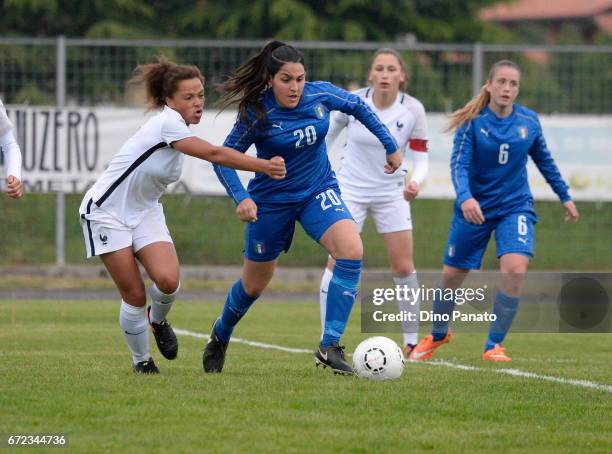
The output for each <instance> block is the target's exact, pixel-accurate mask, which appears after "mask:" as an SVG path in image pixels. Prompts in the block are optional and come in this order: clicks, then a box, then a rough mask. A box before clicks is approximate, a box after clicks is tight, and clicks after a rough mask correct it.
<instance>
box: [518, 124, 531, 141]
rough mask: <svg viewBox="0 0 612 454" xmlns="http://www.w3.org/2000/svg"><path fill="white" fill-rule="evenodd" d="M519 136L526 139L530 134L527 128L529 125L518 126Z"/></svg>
mask: <svg viewBox="0 0 612 454" xmlns="http://www.w3.org/2000/svg"><path fill="white" fill-rule="evenodd" d="M518 133H519V137H520V138H521V139H526V138H527V136H528V135H529V131H528V130H527V126H519V128H518Z"/></svg>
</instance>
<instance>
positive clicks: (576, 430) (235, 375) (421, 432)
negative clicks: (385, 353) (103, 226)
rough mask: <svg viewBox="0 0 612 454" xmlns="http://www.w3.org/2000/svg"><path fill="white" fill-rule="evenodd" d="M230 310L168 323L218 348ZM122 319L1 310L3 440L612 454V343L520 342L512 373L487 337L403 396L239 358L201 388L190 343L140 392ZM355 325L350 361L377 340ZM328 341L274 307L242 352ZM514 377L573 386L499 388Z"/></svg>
mask: <svg viewBox="0 0 612 454" xmlns="http://www.w3.org/2000/svg"><path fill="white" fill-rule="evenodd" d="M220 307H221V303H220V302H214V303H212V302H211V303H203V302H190V301H182V302H180V303H178V304H176V306H175V307H174V308H173V311H172V313H171V317H170V319H171V321H172V322H173V325H174V326H175V327H176V328H181V329H184V330H190V331H193V332H197V333H202V334H207V333H208V331H209V328H210V324H211V322H212V320H213V319H214V318H215V316H216V315H217V314H218V312H219V310H220ZM117 313H118V307H117V303H116V302H111V301H68V302H57V301H41V300H38V301H23V300H13V301H1V302H0V346H1V347H0V364H1V366H0V389H1V392H0V433H3V434H7V433H58V432H63V433H66V434H67V435H68V437H69V447H70V450H72V451H79V452H87V453H94V452H137V451H148V452H162V451H166V452H177V453H179V452H215V453H217V452H228V453H232V452H266V453H268V452H314V451H318V452H363V453H365V452H412V451H434V450H435V451H438V452H440V451H442V452H447V451H466V450H470V451H487V452H491V451H497V452H507V451H525V450H530V451H533V452H541V451H545V452H610V451H611V450H612V420H611V415H612V368H611V367H610V364H611V361H610V359H611V358H612V342H611V340H612V338H611V336H610V335H609V334H607V335H604V334H599V335H586V334H581V335H567V334H565V335H561V334H556V335H554V334H548V335H547V334H537V335H536V334H531V335H527V334H515V335H512V334H511V335H510V338H509V339H508V341H507V342H506V347H507V349H508V352H509V353H510V354H511V356H513V357H514V361H513V362H512V363H510V366H508V365H507V364H506V365H498V364H488V363H483V362H482V361H481V360H480V359H479V358H480V353H481V348H482V342H483V340H484V334H458V335H456V337H455V339H454V340H453V342H452V343H451V344H449V345H447V346H444V347H443V348H442V349H441V350H440V352H439V353H440V354H439V355H436V359H437V360H444V361H445V363H441V362H438V363H435V364H408V365H407V367H406V370H405V372H404V375H403V376H402V378H401V379H400V380H397V381H394V382H369V381H364V380H359V379H356V378H352V377H340V376H334V375H333V374H331V373H330V372H329V371H328V370H325V371H324V370H322V369H320V368H315V367H314V365H313V358H312V355H311V354H307V353H287V352H282V351H278V350H274V349H263V348H256V347H253V346H249V345H245V344H241V343H234V344H232V345H230V347H229V351H228V360H227V363H226V368H225V370H224V372H223V373H222V374H220V375H204V374H203V373H202V369H201V352H202V349H203V345H204V343H205V340H203V339H198V338H195V337H192V336H187V335H181V336H179V342H180V351H179V357H178V358H177V360H175V361H173V362H169V361H166V360H164V359H162V358H161V355H160V354H159V353H158V352H157V351H156V349H155V345H154V342H153V339H151V342H152V353H153V355H154V357H155V358H156V361H157V363H158V365H159V367H160V369H161V372H162V373H161V374H160V375H159V376H135V375H133V374H132V373H131V372H130V356H129V354H128V353H127V349H126V346H125V345H124V340H123V337H122V335H121V332H120V329H119V327H118V323H117ZM358 315H359V314H358V310H356V311H355V312H354V313H353V315H352V319H351V323H350V324H349V329H348V332H347V334H346V336H345V338H344V342H345V343H346V346H347V350H348V351H352V350H353V349H354V348H355V346H356V345H357V344H358V342H359V341H360V340H362V339H364V338H365V337H367V335H365V334H361V333H360V332H359V322H358V321H359V318H358ZM318 332H319V321H318V307H317V305H316V302H283V303H280V302H279V303H272V302H266V301H262V302H260V303H258V304H257V305H256V306H254V308H253V309H252V310H251V311H250V312H249V314H248V315H247V317H246V318H245V319H244V320H243V322H242V323H241V324H240V325H239V327H238V328H237V329H236V331H235V334H234V336H235V337H236V338H242V339H248V340H252V341H259V342H266V343H269V344H275V345H281V346H285V347H293V348H305V349H314V347H315V345H316V343H317V338H318ZM395 340H397V341H399V336H395ZM452 365H454V366H455V367H450V366H452ZM457 366H474V367H475V368H476V369H469V368H463V369H458V368H456V367H457ZM509 367H511V368H513V369H518V370H521V371H524V372H531V373H533V374H537V377H539V376H552V377H558V378H561V379H564V380H566V382H563V383H561V382H554V381H546V380H545V379H542V378H537V377H524V376H513V375H508V374H507V373H500V370H502V369H508V368H509ZM567 380H589V381H591V382H593V383H596V384H599V385H601V386H600V387H599V388H597V387H596V388H588V387H585V386H580V385H578V384H572V383H570V382H567Z"/></svg>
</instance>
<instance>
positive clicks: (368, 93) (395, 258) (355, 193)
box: [320, 48, 428, 356]
mask: <svg viewBox="0 0 612 454" xmlns="http://www.w3.org/2000/svg"><path fill="white" fill-rule="evenodd" d="M368 80H369V82H370V86H369V87H367V88H362V89H360V90H357V91H356V92H355V93H356V94H357V95H358V96H360V97H361V98H362V99H363V100H364V101H365V102H366V103H367V104H368V105H369V106H370V108H371V109H372V110H373V111H374V112H375V113H376V114H377V115H378V117H379V118H380V119H381V121H382V122H383V123H384V124H385V125H386V126H387V128H389V131H391V134H392V135H393V137H394V138H395V140H396V141H397V143H398V144H399V146H400V147H401V148H402V149H404V150H405V148H406V147H408V148H410V150H411V151H412V152H413V153H412V155H413V159H414V169H413V172H412V174H410V175H409V176H408V170H407V167H406V165H405V163H404V165H403V168H402V170H403V172H396V173H394V174H386V173H384V172H383V171H382V166H383V163H384V153H383V152H382V151H383V149H382V145H381V144H380V142H379V141H378V140H376V138H375V137H374V136H373V135H372V134H371V133H370V132H369V131H368V130H367V129H366V128H365V127H364V126H363V125H362V124H361V123H359V122H358V121H356V120H355V119H354V118H353V117H351V116H348V115H346V114H342V113H339V112H336V113H335V116H334V117H333V121H332V124H331V125H330V129H329V133H328V135H327V137H328V141H329V143H330V145H331V143H333V141H334V140H335V139H336V138H337V137H338V135H339V133H340V131H341V130H342V129H344V128H346V129H347V136H346V145H345V146H344V150H343V154H342V164H341V168H340V170H339V172H338V182H339V183H340V189H341V190H342V197H343V198H344V201H345V202H346V204H347V206H348V208H349V210H350V212H351V214H352V215H353V218H354V219H355V222H357V225H358V227H359V231H360V232H361V230H362V229H363V224H364V223H365V220H366V217H367V214H368V211H370V212H371V214H372V216H373V218H374V222H375V223H376V229H377V231H378V233H380V234H381V235H382V237H383V241H384V244H385V247H386V249H387V253H388V255H389V262H390V266H391V273H392V274H393V280H394V281H395V284H396V285H401V286H408V287H409V288H413V287H414V288H418V285H419V284H418V281H417V276H416V271H415V269H414V262H413V257H412V220H411V214H410V201H412V200H414V199H415V198H416V197H417V195H418V194H419V188H420V187H421V185H422V184H423V181H425V178H426V177H427V170H428V156H427V120H426V118H425V109H424V107H423V104H421V102H420V101H419V100H418V99H416V98H414V97H412V96H410V95H408V94H407V93H406V92H405V89H406V69H405V64H404V62H403V61H402V59H401V57H400V55H399V54H398V53H397V52H396V51H395V50H393V49H388V48H383V49H379V50H378V51H377V52H376V53H375V54H374V57H373V58H372V64H371V65H370V70H369V74H368ZM404 180H405V182H404ZM333 267H334V260H333V259H332V258H331V257H330V258H329V260H328V263H327V268H326V269H325V272H324V273H323V277H322V279H321V288H320V304H321V321H322V322H323V320H324V319H325V312H326V306H327V291H328V287H329V282H330V279H331V276H332V272H331V270H332V269H333ZM419 303H420V302H419V300H416V301H401V302H399V301H398V305H399V309H400V310H402V311H407V312H409V313H414V314H417V315H418V313H419ZM417 320H418V318H417ZM402 331H403V332H404V354H405V355H406V356H407V355H408V354H409V353H410V351H411V350H412V348H414V346H415V345H416V343H417V336H418V321H416V322H409V321H406V322H404V323H402Z"/></svg>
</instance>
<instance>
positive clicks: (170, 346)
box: [147, 306, 178, 359]
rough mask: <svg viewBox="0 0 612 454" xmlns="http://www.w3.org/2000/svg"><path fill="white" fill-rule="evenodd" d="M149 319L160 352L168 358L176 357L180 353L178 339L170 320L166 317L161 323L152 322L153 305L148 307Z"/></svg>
mask: <svg viewBox="0 0 612 454" xmlns="http://www.w3.org/2000/svg"><path fill="white" fill-rule="evenodd" d="M147 319H148V320H149V325H150V326H151V331H153V336H154V337H155V343H156V344H157V348H158V349H159V352H160V353H161V354H162V355H163V357H164V358H166V359H175V358H176V355H177V354H178V340H177V338H176V334H174V330H173V329H172V326H171V325H170V323H168V320H166V319H164V320H163V321H162V322H161V323H155V322H152V321H151V306H149V307H148V309H147Z"/></svg>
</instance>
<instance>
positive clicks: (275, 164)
mask: <svg viewBox="0 0 612 454" xmlns="http://www.w3.org/2000/svg"><path fill="white" fill-rule="evenodd" d="M266 167H267V170H266V174H267V175H268V176H269V177H270V178H272V179H274V180H282V179H283V178H285V175H287V169H286V167H285V160H284V159H283V158H281V157H280V156H274V157H273V158H272V159H270V160H269V161H268V162H267V165H266Z"/></svg>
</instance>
